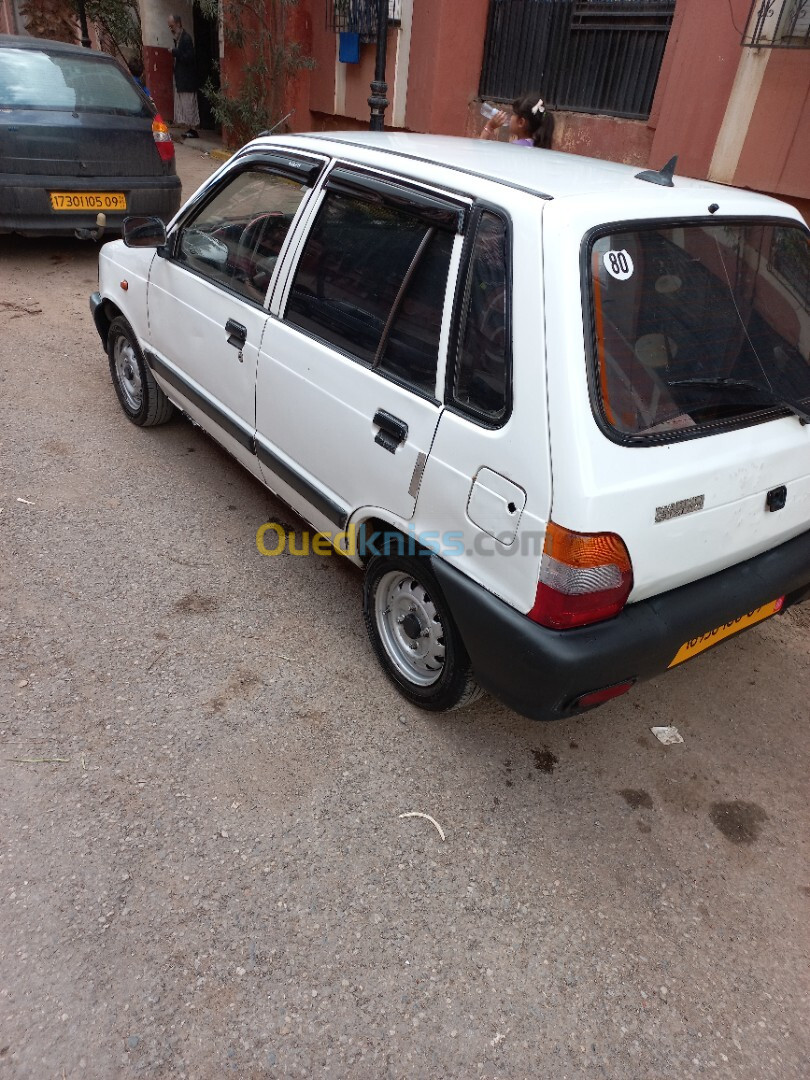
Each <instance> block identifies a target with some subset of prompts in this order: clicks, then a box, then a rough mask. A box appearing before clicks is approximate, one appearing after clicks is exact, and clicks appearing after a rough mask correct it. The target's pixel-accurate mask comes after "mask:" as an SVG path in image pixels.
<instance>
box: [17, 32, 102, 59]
mask: <svg viewBox="0 0 810 1080" xmlns="http://www.w3.org/2000/svg"><path fill="white" fill-rule="evenodd" d="M0 49H32V50H36V51H38V52H49V53H66V54H67V55H73V56H76V55H81V56H84V57H86V58H87V59H88V60H89V59H92V60H107V61H112V62H113V63H115V58H114V57H112V56H110V54H109V53H105V52H100V51H99V50H98V49H85V48H84V47H83V46H82V45H69V44H68V43H67V42H66V41H51V40H50V39H49V38H38V37H31V36H30V35H23V34H0Z"/></svg>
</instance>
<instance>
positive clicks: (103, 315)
mask: <svg viewBox="0 0 810 1080" xmlns="http://www.w3.org/2000/svg"><path fill="white" fill-rule="evenodd" d="M119 316H120V317H121V318H122V319H126V318H127V317H126V315H125V314H124V312H123V311H122V310H121V308H119V307H118V305H117V304H114V303H113V302H112V300H108V299H107V297H106V296H105V297H102V299H101V303H100V304H98V305H97V306H96V307H95V309H94V310H93V321H94V322H95V324H96V330H98V336H99V337H100V338H101V344H102V345H103V346H104V350H105V352H106V350H107V343H108V340H109V336H110V327H111V326H112V322H113V319H117V318H118V317H119ZM127 322H129V319H127ZM130 325H131V324H130Z"/></svg>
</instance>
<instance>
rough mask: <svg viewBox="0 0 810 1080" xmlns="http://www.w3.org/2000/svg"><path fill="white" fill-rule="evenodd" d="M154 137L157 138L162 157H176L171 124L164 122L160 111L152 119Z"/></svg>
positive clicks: (170, 158)
mask: <svg viewBox="0 0 810 1080" xmlns="http://www.w3.org/2000/svg"><path fill="white" fill-rule="evenodd" d="M152 138H153V139H154V140H155V146H156V147H157V152H158V153H159V154H160V157H161V159H162V160H163V161H171V160H172V158H173V157H174V143H173V142H172V137H171V134H170V133H169V125H168V124H167V123H165V122H164V120H163V118H162V117H161V115H160V113H157V114H156V115H155V118H154V120H153V121H152Z"/></svg>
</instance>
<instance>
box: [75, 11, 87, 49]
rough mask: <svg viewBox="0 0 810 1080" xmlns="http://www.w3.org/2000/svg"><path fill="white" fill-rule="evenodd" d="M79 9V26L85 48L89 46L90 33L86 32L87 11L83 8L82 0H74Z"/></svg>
mask: <svg viewBox="0 0 810 1080" xmlns="http://www.w3.org/2000/svg"><path fill="white" fill-rule="evenodd" d="M76 3H77V7H78V9H79V27H80V29H81V32H82V45H84V47H85V49H89V48H90V35H89V34H88V32H87V12H86V11H85V10H84V0H76Z"/></svg>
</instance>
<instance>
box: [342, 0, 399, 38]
mask: <svg viewBox="0 0 810 1080" xmlns="http://www.w3.org/2000/svg"><path fill="white" fill-rule="evenodd" d="M377 12H378V7H377V0H327V4H326V29H327V30H332V31H334V33H336V34H339V33H342V32H347V33H350V34H359V35H360V37H361V38H366V39H368V40H369V41H373V40H374V39H375V38H376V37H377ZM401 20H402V0H388V25H389V26H399V24H400V22H401Z"/></svg>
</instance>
